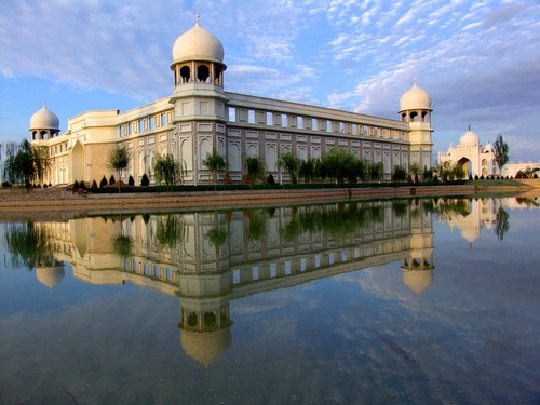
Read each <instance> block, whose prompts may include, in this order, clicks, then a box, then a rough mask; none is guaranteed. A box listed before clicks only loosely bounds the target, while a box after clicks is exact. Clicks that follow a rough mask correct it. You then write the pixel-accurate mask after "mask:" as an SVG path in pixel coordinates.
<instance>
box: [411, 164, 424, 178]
mask: <svg viewBox="0 0 540 405" xmlns="http://www.w3.org/2000/svg"><path fill="white" fill-rule="evenodd" d="M421 171H422V168H421V167H420V163H418V162H412V163H411V167H410V168H409V173H412V174H414V175H415V176H420V173H421Z"/></svg>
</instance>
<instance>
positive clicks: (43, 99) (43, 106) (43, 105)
mask: <svg viewBox="0 0 540 405" xmlns="http://www.w3.org/2000/svg"><path fill="white" fill-rule="evenodd" d="M43 107H45V99H43Z"/></svg>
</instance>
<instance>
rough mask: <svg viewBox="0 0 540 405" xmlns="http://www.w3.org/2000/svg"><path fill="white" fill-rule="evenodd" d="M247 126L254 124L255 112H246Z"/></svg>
mask: <svg viewBox="0 0 540 405" xmlns="http://www.w3.org/2000/svg"><path fill="white" fill-rule="evenodd" d="M248 124H255V111H254V110H248Z"/></svg>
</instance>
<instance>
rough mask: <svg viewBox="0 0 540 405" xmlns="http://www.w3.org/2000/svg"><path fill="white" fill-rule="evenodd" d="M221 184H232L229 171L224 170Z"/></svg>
mask: <svg viewBox="0 0 540 405" xmlns="http://www.w3.org/2000/svg"><path fill="white" fill-rule="evenodd" d="M223 184H225V185H226V186H230V185H231V184H232V179H231V173H229V171H228V170H227V171H226V172H225V179H223Z"/></svg>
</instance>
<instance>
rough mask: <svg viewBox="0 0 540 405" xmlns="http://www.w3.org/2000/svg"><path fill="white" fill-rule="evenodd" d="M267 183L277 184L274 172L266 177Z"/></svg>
mask: <svg viewBox="0 0 540 405" xmlns="http://www.w3.org/2000/svg"><path fill="white" fill-rule="evenodd" d="M266 184H276V181H275V180H274V176H272V173H270V174H269V175H268V177H267V178H266Z"/></svg>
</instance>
